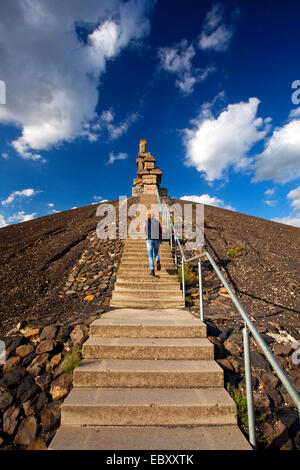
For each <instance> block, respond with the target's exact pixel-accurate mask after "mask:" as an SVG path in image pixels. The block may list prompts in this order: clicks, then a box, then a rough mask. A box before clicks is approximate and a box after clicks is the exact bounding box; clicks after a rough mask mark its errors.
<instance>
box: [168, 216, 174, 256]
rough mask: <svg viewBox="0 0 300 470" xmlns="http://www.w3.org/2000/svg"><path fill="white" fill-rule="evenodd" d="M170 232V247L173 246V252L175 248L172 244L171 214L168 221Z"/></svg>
mask: <svg viewBox="0 0 300 470" xmlns="http://www.w3.org/2000/svg"><path fill="white" fill-rule="evenodd" d="M168 222H169V223H168V230H169V231H170V246H171V252H172V248H173V243H172V225H171V216H170V214H169V220H168Z"/></svg>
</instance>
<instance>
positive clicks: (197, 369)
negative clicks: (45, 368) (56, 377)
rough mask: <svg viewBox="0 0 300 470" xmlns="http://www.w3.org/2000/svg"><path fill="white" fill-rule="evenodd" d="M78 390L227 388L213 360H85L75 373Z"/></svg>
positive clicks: (219, 368)
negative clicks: (109, 388) (95, 388)
mask: <svg viewBox="0 0 300 470" xmlns="http://www.w3.org/2000/svg"><path fill="white" fill-rule="evenodd" d="M73 385H74V387H114V388H115V387H117V388H119V387H127V388H135V387H136V388H141V387H152V388H168V387H170V388H200V387H224V378H223V369H221V367H220V366H219V365H218V364H217V363H216V362H215V361H209V360H204V361H203V360H197V361H192V360H187V361H184V360H176V361H173V360H168V361H163V360H157V361H152V360H147V359H144V360H118V359H113V360H111V359H103V360H101V361H99V360H97V359H95V360H93V359H83V361H82V362H81V363H80V365H79V366H78V367H77V368H76V369H75V370H74V373H73Z"/></svg>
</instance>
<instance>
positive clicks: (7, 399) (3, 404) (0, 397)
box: [0, 391, 14, 412]
mask: <svg viewBox="0 0 300 470" xmlns="http://www.w3.org/2000/svg"><path fill="white" fill-rule="evenodd" d="M13 399H14V398H13V396H12V395H11V394H10V393H9V392H7V391H5V392H1V391H0V411H2V412H3V411H4V410H6V408H7V407H8V406H9V405H10V404H11V403H12V401H13Z"/></svg>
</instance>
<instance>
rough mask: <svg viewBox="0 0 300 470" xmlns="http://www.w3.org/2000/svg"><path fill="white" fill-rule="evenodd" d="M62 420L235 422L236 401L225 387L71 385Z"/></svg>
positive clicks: (121, 423) (151, 423)
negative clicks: (181, 387) (145, 387)
mask: <svg viewBox="0 0 300 470" xmlns="http://www.w3.org/2000/svg"><path fill="white" fill-rule="evenodd" d="M61 423H62V424H63V425H76V426H83V425H84V426H87V425H90V426H95V425H98V426H114V425H118V426H145V425H147V426H182V425H190V426H197V425H203V424H205V425H226V424H236V404H235V402H234V401H233V400H232V398H231V397H230V396H229V394H228V393H227V392H226V391H225V390H224V388H207V389H199V388H198V389H188V388H183V389H160V388H152V389H139V388H133V389H120V388H106V389H105V388H77V387H75V388H73V390H72V391H71V392H70V394H69V395H68V397H67V398H66V399H65V401H64V403H63V405H62V408H61Z"/></svg>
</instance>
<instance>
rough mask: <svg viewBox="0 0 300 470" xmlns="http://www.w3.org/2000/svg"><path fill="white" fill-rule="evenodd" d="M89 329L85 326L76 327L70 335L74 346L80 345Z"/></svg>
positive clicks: (86, 336)
mask: <svg viewBox="0 0 300 470" xmlns="http://www.w3.org/2000/svg"><path fill="white" fill-rule="evenodd" d="M88 335H89V329H88V327H87V326H86V325H77V326H75V328H73V330H72V331H71V333H70V338H71V340H72V341H73V343H74V344H76V345H81V344H83V343H84V341H85V340H86V339H87V338H88Z"/></svg>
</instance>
